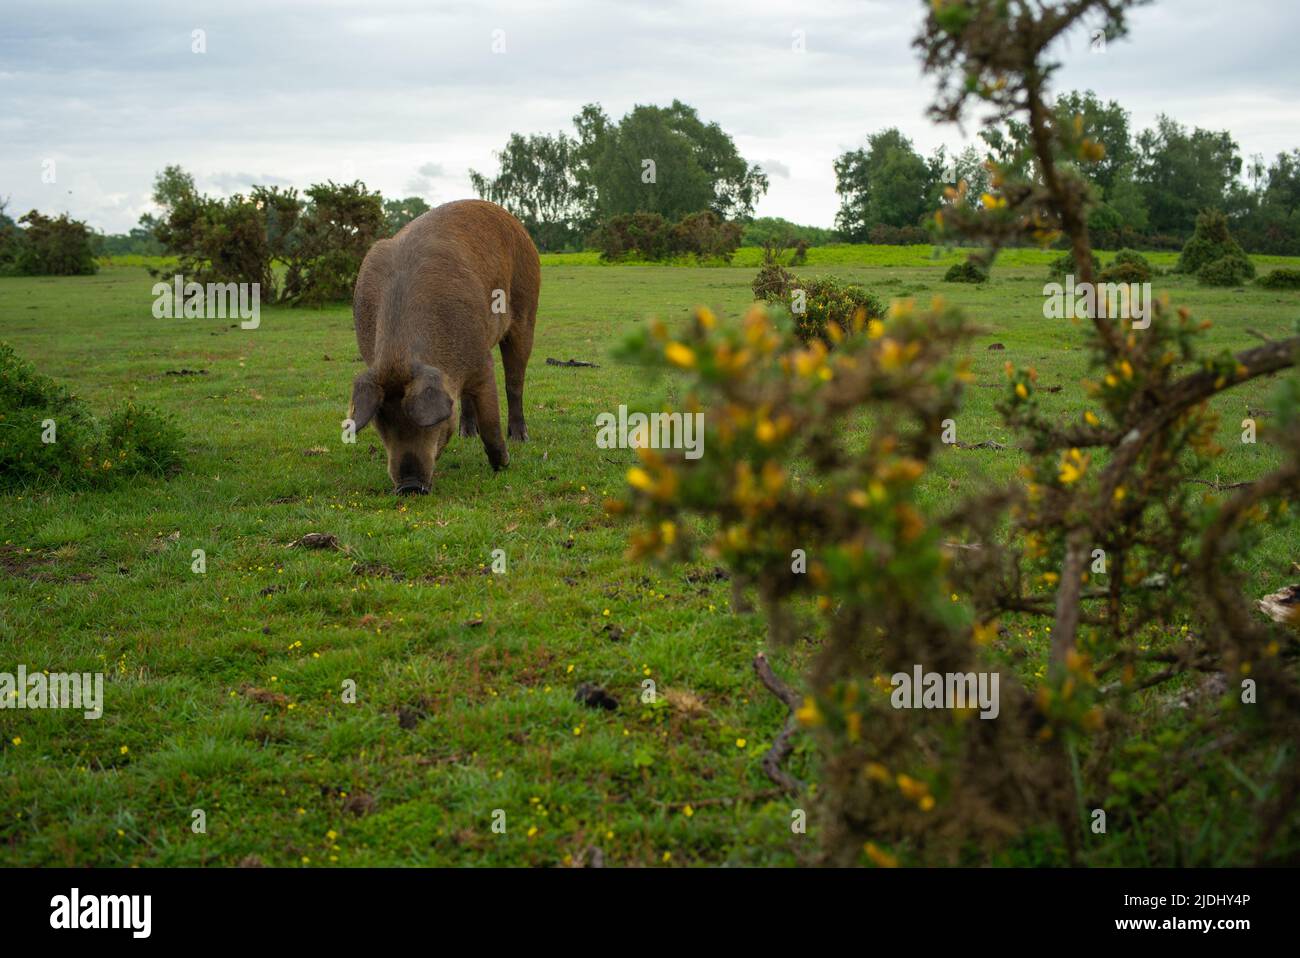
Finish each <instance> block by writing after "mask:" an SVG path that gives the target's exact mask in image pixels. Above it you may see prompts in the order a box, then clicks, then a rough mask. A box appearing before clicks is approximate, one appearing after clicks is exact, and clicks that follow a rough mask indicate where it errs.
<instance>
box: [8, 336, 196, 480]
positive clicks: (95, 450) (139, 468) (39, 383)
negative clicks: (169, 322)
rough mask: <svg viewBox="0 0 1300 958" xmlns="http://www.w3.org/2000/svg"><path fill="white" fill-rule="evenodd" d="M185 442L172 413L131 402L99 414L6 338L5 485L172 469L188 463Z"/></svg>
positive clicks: (162, 472) (113, 477) (161, 473)
mask: <svg viewBox="0 0 1300 958" xmlns="http://www.w3.org/2000/svg"><path fill="white" fill-rule="evenodd" d="M47 440H49V441H47ZM181 443H182V435H181V432H180V430H179V429H178V428H177V427H176V426H175V424H174V423H173V422H172V421H171V420H170V419H169V418H167V417H165V416H163V415H161V414H159V413H158V412H156V411H154V410H152V409H149V408H147V407H141V406H136V405H135V404H134V403H131V402H127V403H125V404H123V405H122V406H121V407H120V408H118V409H117V410H115V411H114V412H113V413H112V414H110V415H109V417H108V418H107V420H105V421H104V422H102V423H101V422H97V421H96V420H95V418H94V417H93V416H92V415H91V413H90V411H89V410H88V409H87V407H86V405H85V404H84V403H83V402H82V401H81V400H79V399H77V398H76V397H75V396H73V395H72V394H71V393H69V392H68V390H67V389H66V388H64V387H63V386H61V385H59V384H58V383H56V382H55V381H54V380H52V379H50V378H49V377H48V376H43V375H41V374H40V373H38V372H36V370H35V369H34V368H33V367H32V365H31V364H30V363H28V362H26V361H25V360H23V359H22V358H20V357H19V356H18V355H17V354H16V353H15V352H14V350H13V347H11V346H10V345H8V344H7V343H0V487H3V488H6V489H13V488H26V487H36V488H48V487H51V486H60V487H80V486H88V485H106V484H111V483H114V482H117V481H119V480H121V479H125V478H130V477H134V476H140V475H150V476H163V477H166V476H171V475H174V474H175V473H176V472H178V471H179V470H180V468H181V464H182V456H181Z"/></svg>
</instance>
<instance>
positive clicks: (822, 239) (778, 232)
mask: <svg viewBox="0 0 1300 958" xmlns="http://www.w3.org/2000/svg"><path fill="white" fill-rule="evenodd" d="M835 238H836V237H835V231H834V230H830V229H826V228H824V227H821V226H801V225H799V224H798V223H792V222H790V220H787V219H782V218H781V217H779V216H759V217H756V218H755V219H752V220H750V221H749V222H748V223H746V224H745V230H744V232H743V233H742V234H741V240H740V245H741V246H764V245H766V244H768V243H777V244H779V245H780V246H782V247H787V246H795V245H796V244H798V243H799V242H800V241H802V242H803V243H805V244H806V245H808V246H823V245H825V244H826V243H833V242H835Z"/></svg>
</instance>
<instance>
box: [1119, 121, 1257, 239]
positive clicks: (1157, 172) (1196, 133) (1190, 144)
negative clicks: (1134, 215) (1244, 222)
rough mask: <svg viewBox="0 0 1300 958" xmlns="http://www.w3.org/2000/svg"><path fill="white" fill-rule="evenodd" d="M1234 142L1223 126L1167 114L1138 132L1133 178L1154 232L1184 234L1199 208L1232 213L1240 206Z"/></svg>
mask: <svg viewBox="0 0 1300 958" xmlns="http://www.w3.org/2000/svg"><path fill="white" fill-rule="evenodd" d="M1241 170H1242V162H1241V155H1240V154H1239V153H1238V151H1237V144H1236V143H1235V142H1233V139H1232V136H1231V135H1230V134H1229V133H1228V132H1227V131H1222V132H1218V133H1215V132H1211V131H1210V130H1202V129H1200V128H1199V127H1197V128H1195V129H1192V130H1190V131H1189V130H1188V129H1187V128H1186V127H1184V126H1182V125H1181V124H1179V123H1177V122H1175V121H1174V120H1172V119H1170V118H1169V117H1167V116H1164V115H1161V116H1160V117H1158V118H1157V119H1156V126H1155V128H1154V129H1149V130H1143V131H1142V132H1141V133H1140V134H1138V138H1137V163H1136V170H1135V179H1136V182H1137V184H1138V186H1139V188H1140V189H1141V192H1142V196H1143V200H1144V201H1145V203H1146V208H1147V210H1148V212H1149V216H1150V226H1151V229H1153V230H1155V231H1156V232H1158V233H1176V234H1180V235H1186V234H1188V233H1190V232H1192V230H1193V229H1194V228H1195V226H1196V217H1197V214H1198V213H1199V212H1200V211H1201V210H1203V209H1209V208H1211V207H1218V208H1221V209H1224V210H1225V212H1227V213H1229V214H1230V215H1231V214H1232V213H1233V212H1236V211H1238V210H1240V209H1241V207H1242V205H1243V201H1244V199H1245V196H1244V194H1245V191H1244V189H1243V188H1242V187H1241V185H1240V184H1239V183H1238V182H1237V178H1238V177H1239V176H1240V174H1241Z"/></svg>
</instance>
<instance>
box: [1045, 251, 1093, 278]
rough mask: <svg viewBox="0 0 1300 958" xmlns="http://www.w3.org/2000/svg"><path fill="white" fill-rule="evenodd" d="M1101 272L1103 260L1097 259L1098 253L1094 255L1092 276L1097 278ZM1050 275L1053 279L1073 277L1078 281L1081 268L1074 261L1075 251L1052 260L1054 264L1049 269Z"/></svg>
mask: <svg viewBox="0 0 1300 958" xmlns="http://www.w3.org/2000/svg"><path fill="white" fill-rule="evenodd" d="M1100 272H1101V260H1099V259H1098V258H1097V254H1096V253H1093V254H1092V274H1093V275H1094V276H1096V275H1097V274H1098V273H1100ZM1048 275H1049V276H1050V277H1051V278H1052V279H1063V278H1064V277H1066V276H1073V277H1075V278H1076V279H1077V278H1078V276H1079V266H1078V264H1077V263H1076V262H1075V261H1074V250H1070V251H1069V252H1068V253H1064V254H1062V255H1060V256H1058V257H1057V258H1056V259H1054V260H1052V264H1051V265H1050V266H1049V267H1048Z"/></svg>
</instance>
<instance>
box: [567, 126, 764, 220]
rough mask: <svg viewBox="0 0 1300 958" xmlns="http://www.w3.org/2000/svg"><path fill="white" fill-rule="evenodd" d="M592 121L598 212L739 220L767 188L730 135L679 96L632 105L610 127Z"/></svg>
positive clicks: (592, 146)
mask: <svg viewBox="0 0 1300 958" xmlns="http://www.w3.org/2000/svg"><path fill="white" fill-rule="evenodd" d="M580 116H582V114H580ZM591 119H592V121H593V122H594V123H595V124H596V125H597V126H596V130H594V131H593V132H592V136H591V140H590V144H589V149H590V156H591V161H590V162H591V168H590V179H591V183H592V185H594V187H595V190H596V203H597V209H598V211H599V213H600V215H601V216H602V217H610V216H615V215H618V214H623V213H634V212H650V213H659V214H660V215H662V216H663V217H664V218H665V219H667V220H670V221H676V220H680V219H682V218H683V217H685V216H688V215H690V214H692V213H696V212H699V211H701V210H711V211H712V212H714V213H716V214H717V215H718V216H719V217H721V218H723V219H744V218H747V217H749V216H750V215H752V213H753V211H754V204H755V203H756V202H758V199H759V197H761V196H762V195H763V193H765V192H766V191H767V185H768V180H767V175H766V174H764V173H763V172H762V170H760V169H759V168H758V167H756V166H751V165H750V164H748V163H746V162H745V160H744V158H743V157H741V155H740V153H739V152H738V151H737V150H736V145H735V143H734V142H733V141H732V139H731V137H730V136H729V135H728V134H727V133H726V132H725V131H724V130H723V129H722V128H721V127H720V126H719V125H718V124H717V123H705V122H704V121H703V120H701V119H700V117H699V114H698V113H697V112H696V111H695V110H694V109H693V108H692V107H689V106H687V105H686V104H684V103H682V102H681V101H679V100H674V101H673V103H672V105H671V106H668V107H659V106H637V107H634V108H633V109H632V111H631V112H630V113H628V114H627V115H626V116H625V117H623V119H622V120H621V121H620V122H619V123H618V125H617V126H612V125H609V124H608V123H605V124H604V125H603V126H602V125H600V122H601V121H600V118H599V116H596V115H595V114H592V115H591Z"/></svg>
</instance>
